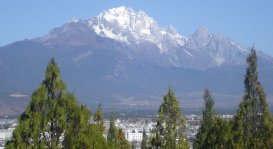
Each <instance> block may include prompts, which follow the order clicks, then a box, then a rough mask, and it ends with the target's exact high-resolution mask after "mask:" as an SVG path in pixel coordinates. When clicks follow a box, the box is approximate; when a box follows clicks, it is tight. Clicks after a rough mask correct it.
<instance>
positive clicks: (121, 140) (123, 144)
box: [116, 128, 131, 149]
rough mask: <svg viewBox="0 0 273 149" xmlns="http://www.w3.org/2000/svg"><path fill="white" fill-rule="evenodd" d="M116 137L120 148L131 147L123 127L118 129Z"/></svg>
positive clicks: (129, 148) (128, 148) (127, 148)
mask: <svg viewBox="0 0 273 149" xmlns="http://www.w3.org/2000/svg"><path fill="white" fill-rule="evenodd" d="M116 137H117V143H118V147H119V149H131V145H130V144H129V142H128V141H127V140H126V138H125V134H124V133H123V131H122V129H121V128H119V129H118V131H117V134H116Z"/></svg>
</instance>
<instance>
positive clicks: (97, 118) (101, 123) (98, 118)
mask: <svg viewBox="0 0 273 149" xmlns="http://www.w3.org/2000/svg"><path fill="white" fill-rule="evenodd" d="M94 122H95V124H97V125H98V126H99V128H100V130H101V132H104V129H105V127H104V120H103V110H102V107H101V104H99V107H98V108H97V110H96V112H95V115H94Z"/></svg>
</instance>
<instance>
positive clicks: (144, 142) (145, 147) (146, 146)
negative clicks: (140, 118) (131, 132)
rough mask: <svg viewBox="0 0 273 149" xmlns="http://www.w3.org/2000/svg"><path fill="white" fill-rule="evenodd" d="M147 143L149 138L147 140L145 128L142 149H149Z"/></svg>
mask: <svg viewBox="0 0 273 149" xmlns="http://www.w3.org/2000/svg"><path fill="white" fill-rule="evenodd" d="M147 141H148V138H147V134H146V130H145V129H144V128H143V132H142V141H141V149H147V148H148V144H147Z"/></svg>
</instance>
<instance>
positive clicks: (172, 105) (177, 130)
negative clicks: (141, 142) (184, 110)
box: [152, 88, 189, 149]
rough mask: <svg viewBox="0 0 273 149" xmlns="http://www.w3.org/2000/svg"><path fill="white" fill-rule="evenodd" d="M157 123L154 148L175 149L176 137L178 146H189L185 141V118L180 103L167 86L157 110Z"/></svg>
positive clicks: (153, 142)
mask: <svg viewBox="0 0 273 149" xmlns="http://www.w3.org/2000/svg"><path fill="white" fill-rule="evenodd" d="M158 115H159V116H158V119H157V125H156V128H155V136H154V138H153V140H152V145H153V146H154V147H155V148H165V149H176V148H178V146H177V142H176V139H178V138H179V139H180V140H181V141H180V143H182V144H179V147H182V148H189V146H188V143H187V141H185V136H184V135H185V130H186V126H185V119H184V117H183V115H182V114H181V111H180V104H179V102H178V101H177V99H176V97H175V95H174V92H173V91H172V89H171V88H169V90H168V93H167V95H166V96H164V98H163V103H162V104H161V105H160V107H159V110H158Z"/></svg>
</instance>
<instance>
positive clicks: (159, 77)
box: [0, 6, 273, 114]
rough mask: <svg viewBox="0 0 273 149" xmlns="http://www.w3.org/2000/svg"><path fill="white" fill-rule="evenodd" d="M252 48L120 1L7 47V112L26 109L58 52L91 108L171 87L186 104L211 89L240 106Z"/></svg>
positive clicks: (0, 51) (267, 80)
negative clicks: (185, 30) (187, 29)
mask: <svg viewBox="0 0 273 149" xmlns="http://www.w3.org/2000/svg"><path fill="white" fill-rule="evenodd" d="M249 52H250V49H248V48H245V47H244V46H242V45H241V44H239V43H238V42H235V41H233V40H232V39H230V38H228V37H226V36H224V35H222V34H213V33H210V32H209V31H208V29H207V28H206V27H200V28H199V29H197V31H195V32H194V33H192V34H191V35H187V36H184V35H181V34H179V33H178V32H177V31H176V30H175V28H174V27H173V26H168V27H162V26H160V25H159V24H158V23H157V22H156V21H155V20H154V19H153V18H152V17H150V16H148V15H147V14H146V13H145V12H143V11H136V10H133V9H132V8H128V7H124V6H121V7H117V8H112V9H109V10H105V11H103V12H101V13H100V14H99V15H97V16H95V17H91V18H88V19H71V20H68V21H67V22H66V23H64V25H62V26H60V27H57V28H54V29H52V30H50V31H49V32H48V34H46V35H44V36H41V37H37V38H34V39H25V40H21V41H16V42H13V43H10V44H8V45H5V46H2V47H0V73H1V77H0V109H1V112H0V114H1V113H4V114H5V113H9V114H13V113H18V112H21V111H22V109H23V108H24V106H25V105H26V103H27V102H28V100H29V97H30V96H31V93H32V92H33V90H34V89H35V88H37V87H38V85H39V83H40V82H41V81H42V80H43V77H44V71H45V68H46V65H47V63H48V61H49V59H50V58H51V57H54V58H55V59H56V60H57V62H58V64H59V66H60V69H61V74H62V76H63V79H64V80H65V81H66V82H67V84H68V88H69V90H70V91H71V92H74V93H75V94H76V95H77V97H78V98H79V99H80V101H81V102H82V103H83V104H86V105H88V106H89V107H91V109H92V108H93V107H95V106H97V105H98V103H99V102H100V103H102V104H103V106H105V107H107V108H108V107H114V108H132V107H138V106H140V107H141V106H142V107H151V108H152V107H157V106H158V105H159V103H161V100H162V96H163V95H164V94H165V93H166V91H167V88H168V87H169V86H170V87H172V88H174V91H175V93H176V95H177V97H178V99H180V101H181V104H182V109H183V106H184V107H186V108H200V107H201V106H202V104H203V100H202V94H203V90H204V89H205V88H208V89H210V90H211V92H212V93H213V94H214V97H215V100H216V106H217V107H218V108H230V107H236V106H237V104H238V103H239V101H240V100H241V97H242V96H243V91H244V84H243V80H244V73H245V67H246V56H247V55H248V53H249ZM257 54H258V61H259V72H260V75H259V77H260V80H261V82H262V85H263V86H264V88H265V90H266V93H267V95H268V97H269V98H268V102H269V103H270V104H271V105H273V99H272V95H273V90H272V87H273V79H272V76H273V58H272V57H271V56H270V55H268V54H266V53H263V52H261V51H258V52H257ZM3 109H5V110H4V111H3Z"/></svg>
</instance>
